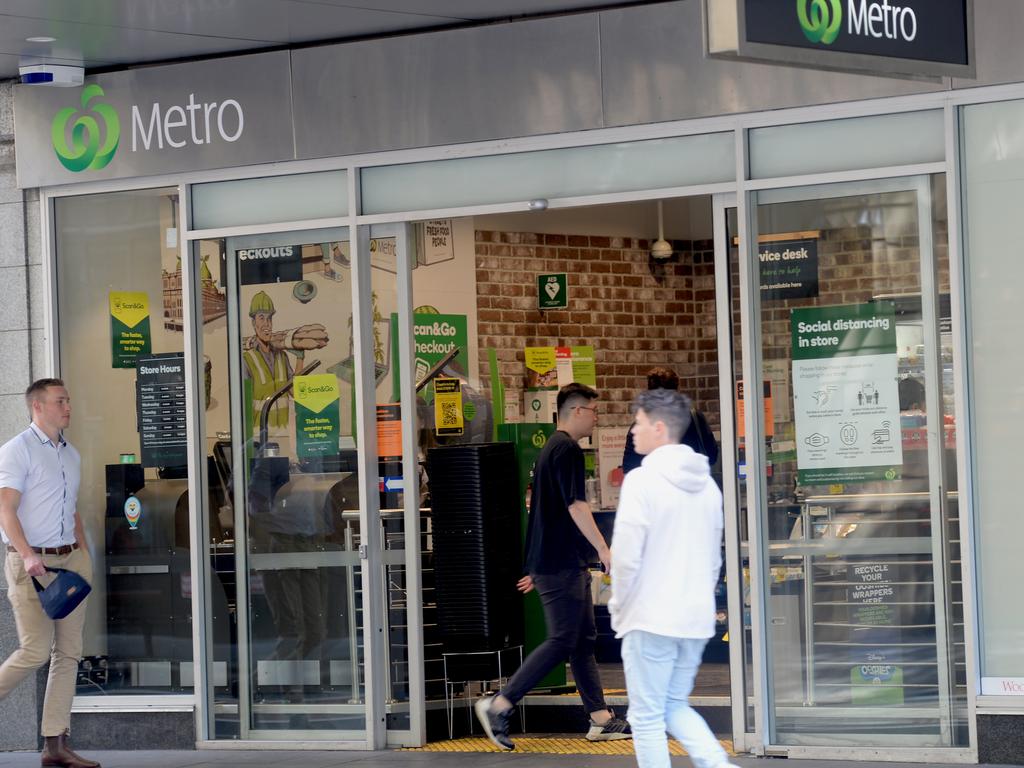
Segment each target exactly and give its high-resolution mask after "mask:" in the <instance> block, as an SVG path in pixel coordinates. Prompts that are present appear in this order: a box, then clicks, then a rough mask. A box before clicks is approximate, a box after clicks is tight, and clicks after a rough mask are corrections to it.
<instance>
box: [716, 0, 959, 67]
mask: <svg viewBox="0 0 1024 768" xmlns="http://www.w3.org/2000/svg"><path fill="white" fill-rule="evenodd" d="M705 6H706V8H705V11H706V13H705V19H706V20H707V36H706V37H707V50H708V54H709V55H712V56H715V55H721V56H728V57H733V58H741V59H751V60H756V61H764V62H773V63H779V64H795V65H801V66H810V67H815V68H820V69H836V70H846V71H854V72H868V73H876V74H883V75H896V76H909V77H933V78H934V77H939V76H943V75H948V76H954V77H974V55H973V54H974V40H973V38H974V30H973V26H974V0H705Z"/></svg>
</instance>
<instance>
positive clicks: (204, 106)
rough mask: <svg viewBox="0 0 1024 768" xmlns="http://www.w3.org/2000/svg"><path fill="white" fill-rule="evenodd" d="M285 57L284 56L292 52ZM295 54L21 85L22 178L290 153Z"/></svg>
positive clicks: (146, 170)
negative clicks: (56, 84) (80, 82)
mask: <svg viewBox="0 0 1024 768" xmlns="http://www.w3.org/2000/svg"><path fill="white" fill-rule="evenodd" d="M282 57H283V58H282ZM286 57H287V54H286V53H284V52H274V53H270V54H256V55H252V56H240V57H236V58H230V59H221V60H218V61H215V62H196V63H194V64H187V65H176V66H173V67H152V68H145V69H138V70H127V71H124V72H114V73H110V74H106V75H100V76H97V77H92V78H89V79H88V81H87V82H86V84H85V85H84V86H83V87H81V88H52V87H42V86H37V85H19V86H17V88H16V92H15V116H16V120H17V125H16V130H17V135H18V141H17V142H16V144H15V149H16V152H17V156H18V158H17V159H18V163H17V166H18V184H19V186H22V187H33V186H48V185H52V184H63V183H69V182H76V181H93V180H98V179H109V178H123V177H131V176H147V175H155V174H162V173H179V172H181V171H189V170H206V169H211V168H220V167H230V166H235V165H242V164H247V163H256V162H273V161H278V160H290V159H292V158H293V157H294V141H293V133H292V126H291V121H290V120H281V119H279V118H278V117H276V116H278V115H280V114H282V113H284V114H287V112H288V110H289V109H290V104H291V93H290V88H291V86H290V81H289V77H288V66H287V58H286Z"/></svg>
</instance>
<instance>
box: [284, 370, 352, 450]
mask: <svg viewBox="0 0 1024 768" xmlns="http://www.w3.org/2000/svg"><path fill="white" fill-rule="evenodd" d="M292 389H293V391H294V393H295V446H296V450H297V452H298V455H299V458H300V459H306V458H310V457H313V456H324V455H327V454H336V453H337V452H338V439H339V436H340V435H341V412H340V410H339V409H338V398H339V391H338V377H337V376H335V375H334V374H332V373H322V374H314V375H311V376H296V377H295V378H294V379H293V386H292Z"/></svg>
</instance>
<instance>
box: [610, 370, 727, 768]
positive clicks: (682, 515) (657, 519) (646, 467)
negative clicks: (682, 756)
mask: <svg viewBox="0 0 1024 768" xmlns="http://www.w3.org/2000/svg"><path fill="white" fill-rule="evenodd" d="M633 410H634V413H635V421H634V424H633V427H632V430H631V431H632V434H633V442H634V445H635V447H636V450H637V452H638V453H640V454H644V459H643V462H642V463H641V465H640V466H639V467H638V468H637V469H635V470H633V471H632V472H630V473H629V474H628V475H626V479H625V482H624V483H623V485H622V491H621V494H620V496H619V510H618V514H617V515H616V517H615V531H614V535H613V536H612V553H613V555H614V557H612V599H611V601H610V603H609V604H608V609H609V611H610V612H611V616H612V628H613V629H614V630H615V636H616V637H619V638H622V661H623V666H624V668H625V671H626V687H627V690H628V693H629V715H628V717H627V719H628V720H629V724H630V725H631V726H632V729H633V741H634V743H635V747H636V759H637V763H638V764H639V766H640V768H669V751H668V739H667V738H666V736H665V731H666V729H667V730H668V731H669V733H671V734H672V735H673V736H674V737H675V738H676V739H678V740H679V741H680V742H682V744H683V746H684V747H686V751H687V752H688V753H689V755H690V758H691V759H692V760H693V762H694V765H695V766H696V768H723V767H724V766H728V765H730V763H729V759H728V757H727V756H726V753H725V750H724V749H722V746H721V744H719V742H718V740H717V739H716V738H715V736H714V734H712V733H711V729H710V728H708V725H707V723H705V722H704V720H703V718H701V716H700V715H698V714H697V713H696V712H695V711H694V710H693V709H692V708H691V707H690V705H689V702H688V701H687V697H688V696H689V695H690V691H691V690H693V680H694V677H696V675H697V668H698V667H699V666H700V660H701V656H702V654H703V652H704V646H705V645H706V644H707V641H708V638H709V637H712V636H713V635H714V632H715V595H714V592H715V583H716V582H717V581H718V572H719V568H720V567H721V563H722V556H721V546H722V493H721V491H719V490H718V486H717V485H716V484H715V482H714V481H713V480H712V479H711V473H710V468H709V466H708V460H707V457H705V456H702V455H701V454H699V453H696V452H694V450H693V449H692V448H691V447H690V446H688V445H685V444H680V443H679V438H680V437H681V436H682V435H683V434H684V433H685V432H686V429H687V427H688V426H689V424H690V413H691V411H690V399H689V398H688V397H686V396H685V395H682V394H680V393H679V392H675V391H672V390H667V389H653V390H648V391H647V392H641V393H640V394H639V395H637V397H636V400H635V401H634V403H633Z"/></svg>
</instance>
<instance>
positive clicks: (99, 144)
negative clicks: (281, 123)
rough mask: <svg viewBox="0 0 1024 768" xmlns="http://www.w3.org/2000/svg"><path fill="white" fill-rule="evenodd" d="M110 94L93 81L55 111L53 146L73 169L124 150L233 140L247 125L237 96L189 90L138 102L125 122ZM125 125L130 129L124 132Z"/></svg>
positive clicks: (96, 165)
mask: <svg viewBox="0 0 1024 768" xmlns="http://www.w3.org/2000/svg"><path fill="white" fill-rule="evenodd" d="M106 96H107V94H106V93H105V92H104V90H103V88H102V87H101V86H99V85H96V84H91V85H87V86H85V87H84V88H83V89H82V92H81V96H80V97H79V100H78V103H77V104H75V105H70V106H66V107H63V108H62V109H60V110H58V111H57V113H56V114H55V115H54V116H53V120H52V122H51V125H50V138H51V142H52V144H53V151H54V153H55V154H56V156H57V160H59V161H60V164H61V165H63V166H64V168H66V169H67V170H69V171H71V172H73V173H79V172H82V171H88V170H100V169H101V168H105V167H106V166H107V165H109V164H110V162H111V161H112V160H113V159H114V157H115V156H116V155H117V154H118V153H119V152H122V153H123V152H134V153H138V152H151V151H156V150H164V149H168V150H176V149H184V148H186V147H198V146H202V145H206V144H215V143H217V142H224V143H226V144H231V143H233V142H236V141H238V140H239V139H240V138H242V134H243V133H244V131H245V113H244V111H243V109H242V105H241V103H240V102H239V101H238V100H236V99H232V98H228V99H223V100H221V101H219V102H218V101H209V102H203V101H197V100H196V95H195V94H194V93H189V94H188V96H187V98H185V99H183V100H182V102H181V103H180V104H170V105H167V104H161V103H160V102H153V103H151V104H146V105H144V106H140V105H138V104H132V105H131V106H130V108H129V110H128V114H127V115H125V118H126V120H125V121H124V123H123V122H122V115H121V114H119V111H118V110H117V109H116V108H115V107H114V106H112V105H111V104H110V103H109V102H108V101H107V100H106ZM122 130H127V131H128V133H129V135H128V136H127V137H124V136H122ZM125 138H127V141H124V139H125Z"/></svg>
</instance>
